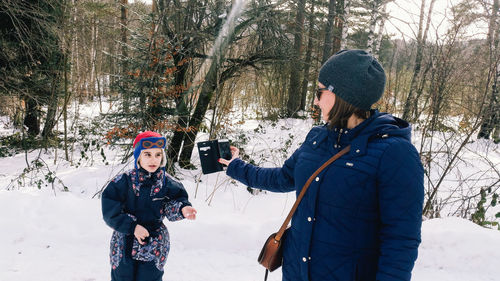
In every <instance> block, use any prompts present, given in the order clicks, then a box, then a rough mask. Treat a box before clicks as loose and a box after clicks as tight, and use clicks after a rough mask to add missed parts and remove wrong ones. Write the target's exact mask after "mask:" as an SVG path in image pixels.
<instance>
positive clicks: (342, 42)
mask: <svg viewBox="0 0 500 281" xmlns="http://www.w3.org/2000/svg"><path fill="white" fill-rule="evenodd" d="M344 1H345V2H344V4H343V11H344V13H343V14H342V32H341V33H342V39H341V40H340V48H339V50H343V49H345V46H346V41H347V31H348V28H349V26H348V21H347V19H348V18H349V14H350V13H351V0H344Z"/></svg>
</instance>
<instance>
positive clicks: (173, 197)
mask: <svg viewBox="0 0 500 281" xmlns="http://www.w3.org/2000/svg"><path fill="white" fill-rule="evenodd" d="M185 206H191V203H189V201H188V194H187V192H186V190H185V189H184V187H183V186H182V184H181V183H180V182H178V181H176V180H174V179H173V178H172V177H171V176H169V175H168V174H166V173H165V169H164V168H160V169H158V170H157V171H156V172H154V173H149V172H147V171H146V170H144V169H142V168H140V169H133V170H131V171H129V172H127V173H124V174H121V175H119V176H117V177H116V178H115V179H114V180H113V181H112V182H110V183H109V185H108V186H107V187H106V189H105V190H104V192H103V194H102V213H103V217H104V221H105V222H106V224H108V225H109V226H110V227H111V228H113V229H114V232H113V235H112V237H111V249H110V259H111V267H112V270H111V278H112V280H116V281H121V280H136V281H141V280H161V277H162V276H163V267H164V266H165V262H166V260H167V255H168V252H169V250H170V238H169V234H168V230H167V227H166V226H165V225H164V224H163V219H164V218H165V217H166V218H167V219H168V220H170V221H177V220H181V219H183V218H184V217H183V216H182V213H181V209H182V208H183V207H185ZM137 224H140V225H142V226H144V227H145V228H146V229H147V230H148V232H149V234H150V237H149V239H148V241H147V244H145V245H140V244H139V242H138V241H137V239H136V238H135V237H134V230H135V227H136V225H137Z"/></svg>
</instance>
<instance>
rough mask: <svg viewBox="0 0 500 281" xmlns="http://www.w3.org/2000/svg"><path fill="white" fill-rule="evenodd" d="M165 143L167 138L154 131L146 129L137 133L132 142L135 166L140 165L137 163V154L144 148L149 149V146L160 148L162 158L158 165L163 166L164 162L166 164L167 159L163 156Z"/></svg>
mask: <svg viewBox="0 0 500 281" xmlns="http://www.w3.org/2000/svg"><path fill="white" fill-rule="evenodd" d="M166 143H167V139H166V138H165V137H163V136H162V135H160V134H158V133H156V132H152V131H146V132H142V133H140V134H138V135H137V137H135V140H134V144H133V148H134V158H135V163H134V166H135V168H136V169H138V168H140V167H141V166H140V164H139V156H140V155H141V152H142V151H143V150H144V149H149V148H161V152H162V154H163V159H162V160H161V164H160V166H161V167H163V166H165V164H167V159H166V157H165V151H164V149H165V145H166Z"/></svg>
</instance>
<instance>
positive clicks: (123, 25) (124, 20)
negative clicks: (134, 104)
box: [120, 0, 130, 113]
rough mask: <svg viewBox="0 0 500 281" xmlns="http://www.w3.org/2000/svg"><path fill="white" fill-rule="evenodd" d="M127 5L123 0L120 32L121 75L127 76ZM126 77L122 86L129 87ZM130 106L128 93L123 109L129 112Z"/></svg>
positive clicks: (124, 96) (125, 96)
mask: <svg viewBox="0 0 500 281" xmlns="http://www.w3.org/2000/svg"><path fill="white" fill-rule="evenodd" d="M127 5H128V0H121V6H120V34H121V41H122V42H121V51H122V54H121V59H122V69H121V71H120V72H121V73H120V74H121V76H122V77H125V76H126V75H128V71H129V69H128V62H127V58H128V48H127ZM124 80H125V79H122V82H121V83H122V87H123V88H127V85H126V84H125V82H123V81H124ZM129 107H130V97H129V96H128V95H123V110H124V112H125V113H128V112H129Z"/></svg>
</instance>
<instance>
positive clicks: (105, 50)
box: [0, 0, 500, 228]
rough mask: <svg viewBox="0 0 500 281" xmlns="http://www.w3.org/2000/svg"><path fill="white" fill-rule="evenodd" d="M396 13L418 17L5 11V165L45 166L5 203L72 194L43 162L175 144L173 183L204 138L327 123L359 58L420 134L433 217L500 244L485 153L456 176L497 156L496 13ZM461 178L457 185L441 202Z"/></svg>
mask: <svg viewBox="0 0 500 281" xmlns="http://www.w3.org/2000/svg"><path fill="white" fill-rule="evenodd" d="M443 2H446V5H444V6H446V7H445V9H444V10H441V11H440V12H439V19H440V20H439V21H437V22H436V21H435V20H433V17H437V16H436V12H435V11H433V9H434V6H435V5H437V4H439V5H441V6H442V4H443ZM388 5H399V8H400V9H405V8H406V5H404V4H403V5H402V4H401V2H399V1H398V2H395V1H387V0H385V1H383V0H370V1H358V0H338V1H335V0H330V1H326V0H324V1H323V0H296V1H279V0H278V1H267V0H254V1H250V0H249V1H244V0H233V1H223V0H202V1H194V0H185V1H178V0H153V1H152V2H150V3H143V2H139V1H137V2H130V3H129V1H127V0H119V1H117V0H43V1H42V0H32V1H24V0H23V1H17V0H3V1H1V2H0V115H1V116H3V117H5V118H6V119H2V120H4V121H3V122H4V126H6V127H13V128H15V129H14V130H12V133H10V134H7V135H2V136H1V146H0V157H3V158H5V159H7V158H8V157H10V156H12V155H16V154H19V153H24V154H26V155H27V154H28V153H31V152H33V151H40V154H39V157H35V158H34V159H29V160H28V157H26V161H25V162H26V166H25V167H24V168H23V169H22V171H20V172H19V175H18V177H17V178H16V179H15V180H13V181H12V182H11V183H9V184H8V185H7V187H6V188H7V189H22V188H23V186H24V185H25V184H26V182H27V181H26V179H29V184H31V185H33V183H34V184H35V185H36V186H38V188H40V189H41V188H44V187H45V186H51V187H52V188H54V189H56V188H57V189H58V190H63V191H67V190H69V188H68V187H67V186H65V185H64V183H63V182H62V181H61V180H60V178H59V177H58V175H57V173H55V172H54V171H53V170H51V168H50V165H49V164H48V163H46V162H45V161H43V159H42V158H41V157H40V155H41V154H42V152H43V151H47V150H51V149H55V151H61V152H62V153H63V155H62V156H60V157H56V158H54V161H66V162H67V163H69V164H70V165H73V166H75V167H78V166H79V165H80V163H81V160H82V159H88V157H89V155H90V154H91V152H93V153H100V154H101V158H102V159H103V161H106V152H105V151H106V150H105V149H104V148H105V147H114V148H117V149H119V150H120V151H121V152H122V154H123V155H122V159H123V162H124V163H125V162H126V161H127V160H128V159H129V158H130V156H131V153H132V152H131V150H130V143H131V140H132V138H133V137H134V136H135V135H136V134H137V133H138V132H140V131H144V130H154V131H158V132H160V133H162V134H164V135H166V136H167V137H168V139H169V140H170V142H169V144H168V147H167V153H168V161H167V162H168V167H167V168H168V170H169V172H170V173H172V174H175V173H176V172H177V171H178V170H179V169H193V168H195V167H194V166H193V164H192V163H191V160H192V159H191V157H192V154H193V150H194V147H195V139H196V136H197V135H198V134H199V133H206V134H207V135H208V138H209V139H216V138H227V137H228V135H231V134H233V133H234V131H235V127H236V126H237V125H238V124H239V123H240V124H241V123H243V122H245V120H248V119H249V118H252V119H257V120H270V121H276V120H278V119H282V118H302V119H303V118H310V117H312V118H317V111H316V109H315V108H314V107H313V98H314V92H315V89H316V87H317V84H316V79H317V74H318V70H319V68H320V66H321V64H322V63H323V62H324V61H326V59H328V57H330V56H331V55H332V54H334V53H335V52H337V51H338V50H341V49H344V48H357V49H365V50H367V51H368V52H371V53H372V54H373V55H374V56H376V57H377V58H378V59H379V60H380V62H381V63H382V65H383V66H384V68H385V70H386V73H387V84H386V92H385V94H384V97H383V99H382V100H381V101H380V102H379V103H378V104H377V105H376V107H378V108H379V109H380V110H381V111H384V112H390V113H393V114H394V115H396V116H398V117H401V118H403V119H406V120H408V121H409V122H411V123H412V124H413V128H414V129H415V130H416V131H417V132H418V135H419V142H418V145H417V149H418V150H419V152H420V156H421V160H422V163H423V164H424V167H425V170H426V193H425V205H424V216H425V217H426V218H435V217H440V216H442V215H443V212H446V215H455V216H459V217H463V218H466V219H469V220H471V221H473V222H475V223H477V224H479V225H482V226H487V227H492V228H498V227H499V224H498V222H499V220H500V219H499V218H500V212H496V211H494V212H491V210H495V209H497V208H495V207H496V206H497V200H498V189H499V188H500V184H499V183H500V167H499V166H500V163H498V161H497V160H495V159H492V158H489V157H488V155H487V154H480V153H478V154H477V155H476V160H474V161H477V159H480V161H481V163H482V165H480V167H481V169H480V170H479V171H476V172H474V173H472V174H468V173H466V172H464V171H460V170H457V169H456V167H458V166H460V165H464V166H467V165H468V164H470V163H472V162H470V159H467V158H465V157H463V155H464V152H465V150H467V144H470V143H471V142H475V141H478V140H480V139H485V140H484V142H486V143H487V144H488V145H491V146H492V147H498V145H497V143H498V142H500V114H499V113H500V98H499V94H498V89H497V88H498V87H497V85H498V82H499V78H500V65H499V63H500V49H499V48H500V46H499V31H500V29H499V27H500V25H499V24H500V22H499V21H500V19H499V14H498V12H499V3H498V0H468V1H444V0H429V1H426V0H421V1H414V2H411V6H413V7H417V9H416V10H415V11H416V12H415V11H410V14H413V16H414V17H410V18H407V19H406V18H398V17H397V16H394V15H393V16H391V14H389V13H388V12H387V7H388ZM408 6H410V5H408ZM388 22H390V23H391V25H392V26H393V28H392V29H393V30H396V31H395V32H392V33H388V32H387V30H388V29H387V28H385V27H386V25H387V24H388ZM403 30H406V31H403ZM407 30H411V32H410V33H408V32H407ZM471 30H472V32H471ZM88 103H98V104H99V106H100V111H101V114H99V115H98V116H94V118H93V119H92V120H90V121H89V120H88V119H84V118H80V115H79V112H80V108H81V107H83V106H84V105H86V104H88ZM105 106H107V107H109V108H112V109H113V110H112V111H108V110H107V109H109V108H107V109H105V108H103V107H105ZM234 121H237V122H234ZM238 122H239V123H238ZM244 139H245V137H244V136H242V137H241V138H234V137H233V138H232V141H233V144H234V145H240V146H243V145H244V143H245V141H244ZM438 139H439V140H441V141H437V140H438ZM496 149H498V148H496ZM467 152H468V153H470V152H471V151H467ZM483 152H484V151H483ZM246 157H247V160H249V161H252V157H251V155H250V154H248V155H247V156H246ZM2 161H3V160H2ZM452 171H453V173H455V174H454V176H453V179H454V180H453V181H454V184H453V185H452V186H451V188H450V185H449V181H448V184H447V185H446V188H447V189H446V190H443V189H444V188H443V186H445V184H444V182H446V181H445V179H446V177H447V176H449V174H450V173H452ZM457 173H458V174H457ZM249 190H250V191H251V192H253V191H252V190H251V189H249ZM438 194H441V195H440V196H438ZM443 194H444V195H443ZM445 210H446V211H445Z"/></svg>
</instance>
